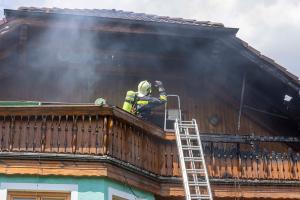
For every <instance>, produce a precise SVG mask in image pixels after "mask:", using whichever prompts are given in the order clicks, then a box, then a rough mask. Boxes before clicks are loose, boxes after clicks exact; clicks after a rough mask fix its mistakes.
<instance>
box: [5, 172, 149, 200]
mask: <svg viewBox="0 0 300 200" xmlns="http://www.w3.org/2000/svg"><path fill="white" fill-rule="evenodd" d="M0 182H8V183H47V184H77V185H78V199H79V200H108V188H109V187H111V188H114V189H117V190H120V191H122V192H127V193H129V194H132V193H134V194H135V195H137V196H138V197H139V198H142V199H147V200H154V199H155V198H154V196H153V195H152V194H151V193H148V192H144V191H141V190H138V189H136V188H131V189H132V191H133V192H132V191H131V189H130V188H129V187H128V186H127V185H126V184H123V183H118V182H116V181H113V180H110V179H106V178H93V177H85V178H75V177H56V176H47V177H41V176H40V177H37V176H6V175H0Z"/></svg>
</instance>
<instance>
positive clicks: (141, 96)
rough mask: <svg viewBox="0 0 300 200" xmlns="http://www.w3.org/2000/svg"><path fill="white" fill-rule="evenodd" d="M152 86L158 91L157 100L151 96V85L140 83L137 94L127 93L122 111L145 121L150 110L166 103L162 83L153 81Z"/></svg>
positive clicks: (144, 82) (146, 82)
mask: <svg viewBox="0 0 300 200" xmlns="http://www.w3.org/2000/svg"><path fill="white" fill-rule="evenodd" d="M154 86H155V87H156V88H157V89H158V92H159V97H158V98H156V97H153V96H151V83H150V82H148V81H141V82H140V83H139V85H138V91H137V92H134V91H127V93H126V97H125V102H124V104H123V109H124V110H126V111H127V112H129V113H131V114H134V115H137V116H138V117H141V118H144V119H147V118H148V116H149V115H150V113H151V109H152V108H154V107H156V106H159V105H162V104H164V103H165V102H166V101H167V96H166V91H165V89H164V87H163V84H162V82H161V81H155V84H154Z"/></svg>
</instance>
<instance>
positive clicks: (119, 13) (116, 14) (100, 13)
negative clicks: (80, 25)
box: [18, 7, 224, 27]
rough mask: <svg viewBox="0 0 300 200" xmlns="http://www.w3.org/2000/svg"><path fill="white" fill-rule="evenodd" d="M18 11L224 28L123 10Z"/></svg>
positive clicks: (31, 8)
mask: <svg viewBox="0 0 300 200" xmlns="http://www.w3.org/2000/svg"><path fill="white" fill-rule="evenodd" d="M18 10H19V11H28V12H41V13H56V14H71V15H81V16H90V17H102V18H115V19H127V20H136V21H144V22H159V23H172V24H185V25H195V26H210V27H224V25H223V24H222V23H216V22H211V21H197V20H194V19H183V18H172V17H167V16H158V15H149V14H145V13H134V12H127V11H123V10H115V9H112V10H108V9H93V10H90V9H67V8H64V9H61V8H36V7H20V8H19V9H18Z"/></svg>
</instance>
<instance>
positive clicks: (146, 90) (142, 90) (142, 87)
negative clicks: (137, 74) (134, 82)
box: [138, 81, 151, 97]
mask: <svg viewBox="0 0 300 200" xmlns="http://www.w3.org/2000/svg"><path fill="white" fill-rule="evenodd" d="M150 93H151V83H150V82H148V81H141V82H140V83H139V85H138V96H139V97H144V96H147V95H149V94H150Z"/></svg>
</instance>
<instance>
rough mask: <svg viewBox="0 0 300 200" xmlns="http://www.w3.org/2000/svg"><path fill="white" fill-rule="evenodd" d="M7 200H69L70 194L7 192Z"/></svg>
mask: <svg viewBox="0 0 300 200" xmlns="http://www.w3.org/2000/svg"><path fill="white" fill-rule="evenodd" d="M7 197H8V200H70V193H56V192H51V193H50V192H48V193H46V192H8V195H7Z"/></svg>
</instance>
